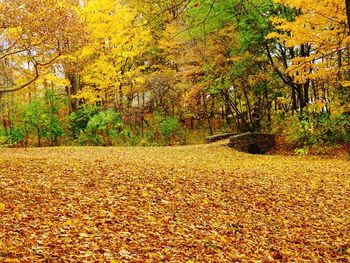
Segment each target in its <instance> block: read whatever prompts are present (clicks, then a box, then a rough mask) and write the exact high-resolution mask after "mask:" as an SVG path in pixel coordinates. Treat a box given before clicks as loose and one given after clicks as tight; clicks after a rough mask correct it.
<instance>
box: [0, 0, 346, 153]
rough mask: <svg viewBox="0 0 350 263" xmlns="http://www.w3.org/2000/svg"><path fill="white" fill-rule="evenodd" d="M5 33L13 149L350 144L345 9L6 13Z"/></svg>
mask: <svg viewBox="0 0 350 263" xmlns="http://www.w3.org/2000/svg"><path fill="white" fill-rule="evenodd" d="M348 10H349V9H348ZM349 14H350V12H349ZM0 22H1V23H0V39H1V44H0V67H1V71H0V72H1V73H0V122H1V125H0V144H1V145H2V146H21V147H23V146H53V145H78V144H79V145H171V144H190V143H197V142H201V141H203V139H204V137H205V136H207V135H209V134H215V133H222V132H247V131H248V132H272V133H275V134H279V135H281V136H282V137H283V138H285V139H286V142H287V143H288V145H290V146H292V147H295V148H297V149H299V152H306V151H307V149H308V148H309V147H310V146H316V147H320V146H321V147H323V146H325V145H337V144H349V142H350V103H349V102H350V88H349V87H350V64H349V62H350V36H349V32H350V31H349V24H348V20H347V8H346V1H343V0H321V1H316V0H307V1H301V0H273V1H272V0H245V1H240V0H220V1H215V0H202V1H191V0H161V1H153V0H149V1H138V0H125V1H120V0H89V1H88V0H2V1H0Z"/></svg>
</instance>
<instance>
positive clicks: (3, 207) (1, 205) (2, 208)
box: [0, 203, 5, 212]
mask: <svg viewBox="0 0 350 263" xmlns="http://www.w3.org/2000/svg"><path fill="white" fill-rule="evenodd" d="M4 209H5V204H3V203H0V212H1V211H2V210H4Z"/></svg>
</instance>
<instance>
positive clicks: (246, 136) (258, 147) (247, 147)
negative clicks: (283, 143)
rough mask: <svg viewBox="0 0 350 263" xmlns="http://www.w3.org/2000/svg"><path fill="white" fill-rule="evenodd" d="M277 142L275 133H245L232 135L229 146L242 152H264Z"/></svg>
mask: <svg viewBox="0 0 350 263" xmlns="http://www.w3.org/2000/svg"><path fill="white" fill-rule="evenodd" d="M275 144H276V142H275V135H274V134H266V133H243V134H238V135H234V136H231V137H230V142H229V143H228V146H229V147H231V148H234V149H236V150H238V151H241V152H247V153H253V154H263V153H266V152H267V151H269V150H270V149H271V148H272V147H274V146H275Z"/></svg>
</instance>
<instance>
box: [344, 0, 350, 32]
mask: <svg viewBox="0 0 350 263" xmlns="http://www.w3.org/2000/svg"><path fill="white" fill-rule="evenodd" d="M345 6H346V17H347V19H348V29H350V0H345ZM348 32H349V31H348ZM348 34H349V33H348Z"/></svg>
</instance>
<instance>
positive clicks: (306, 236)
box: [0, 145, 350, 262]
mask: <svg viewBox="0 0 350 263" xmlns="http://www.w3.org/2000/svg"><path fill="white" fill-rule="evenodd" d="M349 210H350V163H349V161H346V160H341V159H330V158H318V157H290V156H289V157H286V156H285V157H282V156H256V155H249V154H243V153H238V152H235V151H234V150H232V149H228V148H225V147H222V146H204V145H201V146H186V147H167V148H73V147H72V148H42V149H1V150H0V262H40V261H44V262H124V261H125V262H162V261H163V262H233V261H236V262H247V261H251V262H255V261H258V260H261V261H262V262H272V261H297V262H300V261H310V262H317V261H319V262H338V261H339V262H348V261H349V260H350V211H349Z"/></svg>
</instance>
